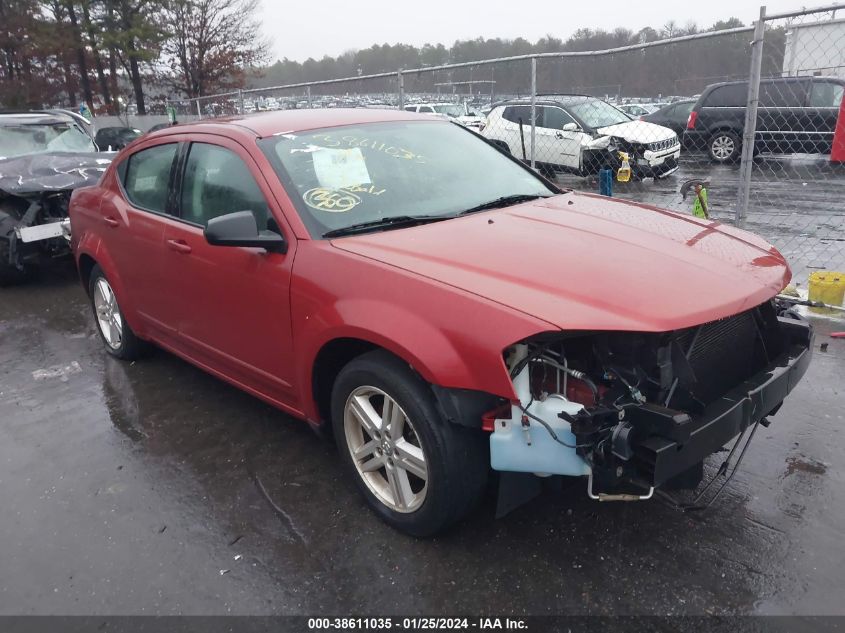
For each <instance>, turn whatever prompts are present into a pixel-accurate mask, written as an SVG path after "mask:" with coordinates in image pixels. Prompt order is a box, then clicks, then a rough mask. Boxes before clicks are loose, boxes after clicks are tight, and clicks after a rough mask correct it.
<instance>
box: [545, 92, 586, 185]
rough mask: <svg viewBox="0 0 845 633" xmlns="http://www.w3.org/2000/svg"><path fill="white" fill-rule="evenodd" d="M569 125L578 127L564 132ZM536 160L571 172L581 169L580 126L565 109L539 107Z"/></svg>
mask: <svg viewBox="0 0 845 633" xmlns="http://www.w3.org/2000/svg"><path fill="white" fill-rule="evenodd" d="M567 123H571V124H572V125H575V126H577V128H578V129H575V130H564V129H563V126H564V125H566V124H567ZM570 127H571V126H570ZM535 134H536V139H535V144H536V146H537V154H536V160H537V162H540V163H549V164H552V165H562V166H564V167H566V168H567V169H568V170H570V171H577V170H578V169H579V168H580V167H581V138H582V137H583V135H584V134H583V132H581V130H580V126H579V125H578V123H577V122H576V121H575V119H573V118H572V117H571V116H570V115H569V114H568V113H567V112H566V111H564V110H563V108H559V107H557V106H537V131H536V132H535Z"/></svg>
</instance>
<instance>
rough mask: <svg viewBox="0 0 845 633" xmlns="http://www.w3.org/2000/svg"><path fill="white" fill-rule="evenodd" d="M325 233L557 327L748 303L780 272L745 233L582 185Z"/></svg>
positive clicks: (623, 322)
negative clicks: (355, 232)
mask: <svg viewBox="0 0 845 633" xmlns="http://www.w3.org/2000/svg"><path fill="white" fill-rule="evenodd" d="M332 244H333V246H335V247H336V248H339V249H343V250H345V251H347V252H349V253H355V254H357V255H359V256H363V257H367V258H370V259H373V260H377V261H379V262H382V263H385V264H389V265H391V266H395V267H398V268H402V269H405V270H408V271H411V272H413V273H416V274H418V275H422V276H425V277H429V278H431V279H432V280H436V281H437V282H440V283H444V284H448V285H450V286H453V287H455V288H459V289H461V290H464V291H466V292H470V293H474V294H476V295H479V296H481V297H484V298H485V299H487V300H490V301H494V302H497V303H500V304H503V305H506V306H509V307H511V308H514V309H516V310H519V311H522V312H523V313H526V314H529V315H531V316H533V317H536V318H539V319H542V320H544V321H546V322H548V323H549V324H550V325H552V326H554V327H558V328H561V329H565V330H628V331H644V332H645V331H648V332H663V331H669V330H675V329H679V328H685V327H690V326H693V325H697V324H700V323H705V322H708V321H713V320H716V319H719V318H723V317H726V316H730V315H733V314H737V313H739V312H742V311H744V310H746V309H749V308H751V307H753V306H756V305H759V304H760V303H762V302H764V301H766V300H767V299H770V298H771V297H773V296H774V295H775V294H777V293H778V292H779V291H780V290H781V289H782V288H783V287H784V286H786V284H787V283H788V282H789V279H790V277H791V273H790V271H789V267H788V266H787V264H786V262H785V260H784V259H783V256H782V255H781V254H780V253H779V252H778V251H777V250H776V249H775V248H774V247H773V246H770V245H769V244H767V243H766V242H764V241H763V240H762V239H760V238H758V237H756V236H754V235H752V234H749V233H745V232H743V231H739V230H737V229H734V228H732V227H729V226H726V225H722V224H720V223H719V222H711V221H700V220H698V219H696V218H693V217H691V216H682V215H679V214H675V213H672V212H670V211H664V210H660V209H656V208H653V207H648V206H646V205H639V204H633V203H630V202H623V201H619V200H615V199H609V198H603V197H600V196H595V195H590V194H575V193H568V194H563V195H559V196H554V197H552V198H548V199H545V200H537V201H534V202H529V203H525V204H521V205H516V206H512V207H508V208H505V209H498V210H494V211H490V212H483V213H477V214H473V215H469V216H466V217H463V218H456V219H453V220H447V221H444V222H436V223H432V224H426V225H422V226H417V227H412V228H406V229H398V230H393V231H385V232H381V233H372V234H367V235H360V236H350V237H345V238H340V239H335V240H333V242H332Z"/></svg>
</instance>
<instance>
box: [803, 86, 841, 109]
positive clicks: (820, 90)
mask: <svg viewBox="0 0 845 633" xmlns="http://www.w3.org/2000/svg"><path fill="white" fill-rule="evenodd" d="M842 92H843V87H842V84H832V83H827V82H824V83H822V82H815V81H814V82H813V89H812V90H811V91H810V107H813V108H838V107H839V104H841V103H842Z"/></svg>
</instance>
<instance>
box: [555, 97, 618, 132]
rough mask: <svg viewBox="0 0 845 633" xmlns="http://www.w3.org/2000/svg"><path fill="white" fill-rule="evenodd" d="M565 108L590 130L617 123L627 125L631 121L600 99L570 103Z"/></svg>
mask: <svg viewBox="0 0 845 633" xmlns="http://www.w3.org/2000/svg"><path fill="white" fill-rule="evenodd" d="M566 108H567V110H569V111H570V112H571V113H572V114H574V115H575V116H576V117H578V118H579V119H581V120H582V121H583V122H584V123H585V124H586V125H587V127H591V128H602V127H608V126H610V125H616V124H617V123H628V122H629V121H630V120H631V117H629V116H628V115H627V114H625V113H624V112H622V110H619V109H618V108H615V107H613V106H612V105H610V104H609V103H607V102H605V101H601V100H600V99H590V100H588V101H581V102H580V103H572V104H569V105H567V106H566Z"/></svg>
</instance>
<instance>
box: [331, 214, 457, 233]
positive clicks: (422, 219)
mask: <svg viewBox="0 0 845 633" xmlns="http://www.w3.org/2000/svg"><path fill="white" fill-rule="evenodd" d="M450 217H452V216H449V215H397V216H394V217H392V218H381V219H379V220H370V221H369V222H360V223H358V224H351V225H349V226H344V227H343V228H340V229H332V230H331V231H326V232H325V233H323V237H342V236H344V235H354V234H356V233H366V232H368V231H377V230H379V229H398V228H402V227H403V226H414V225H416V224H426V223H428V222H439V221H440V220H448V219H449V218H450Z"/></svg>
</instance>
